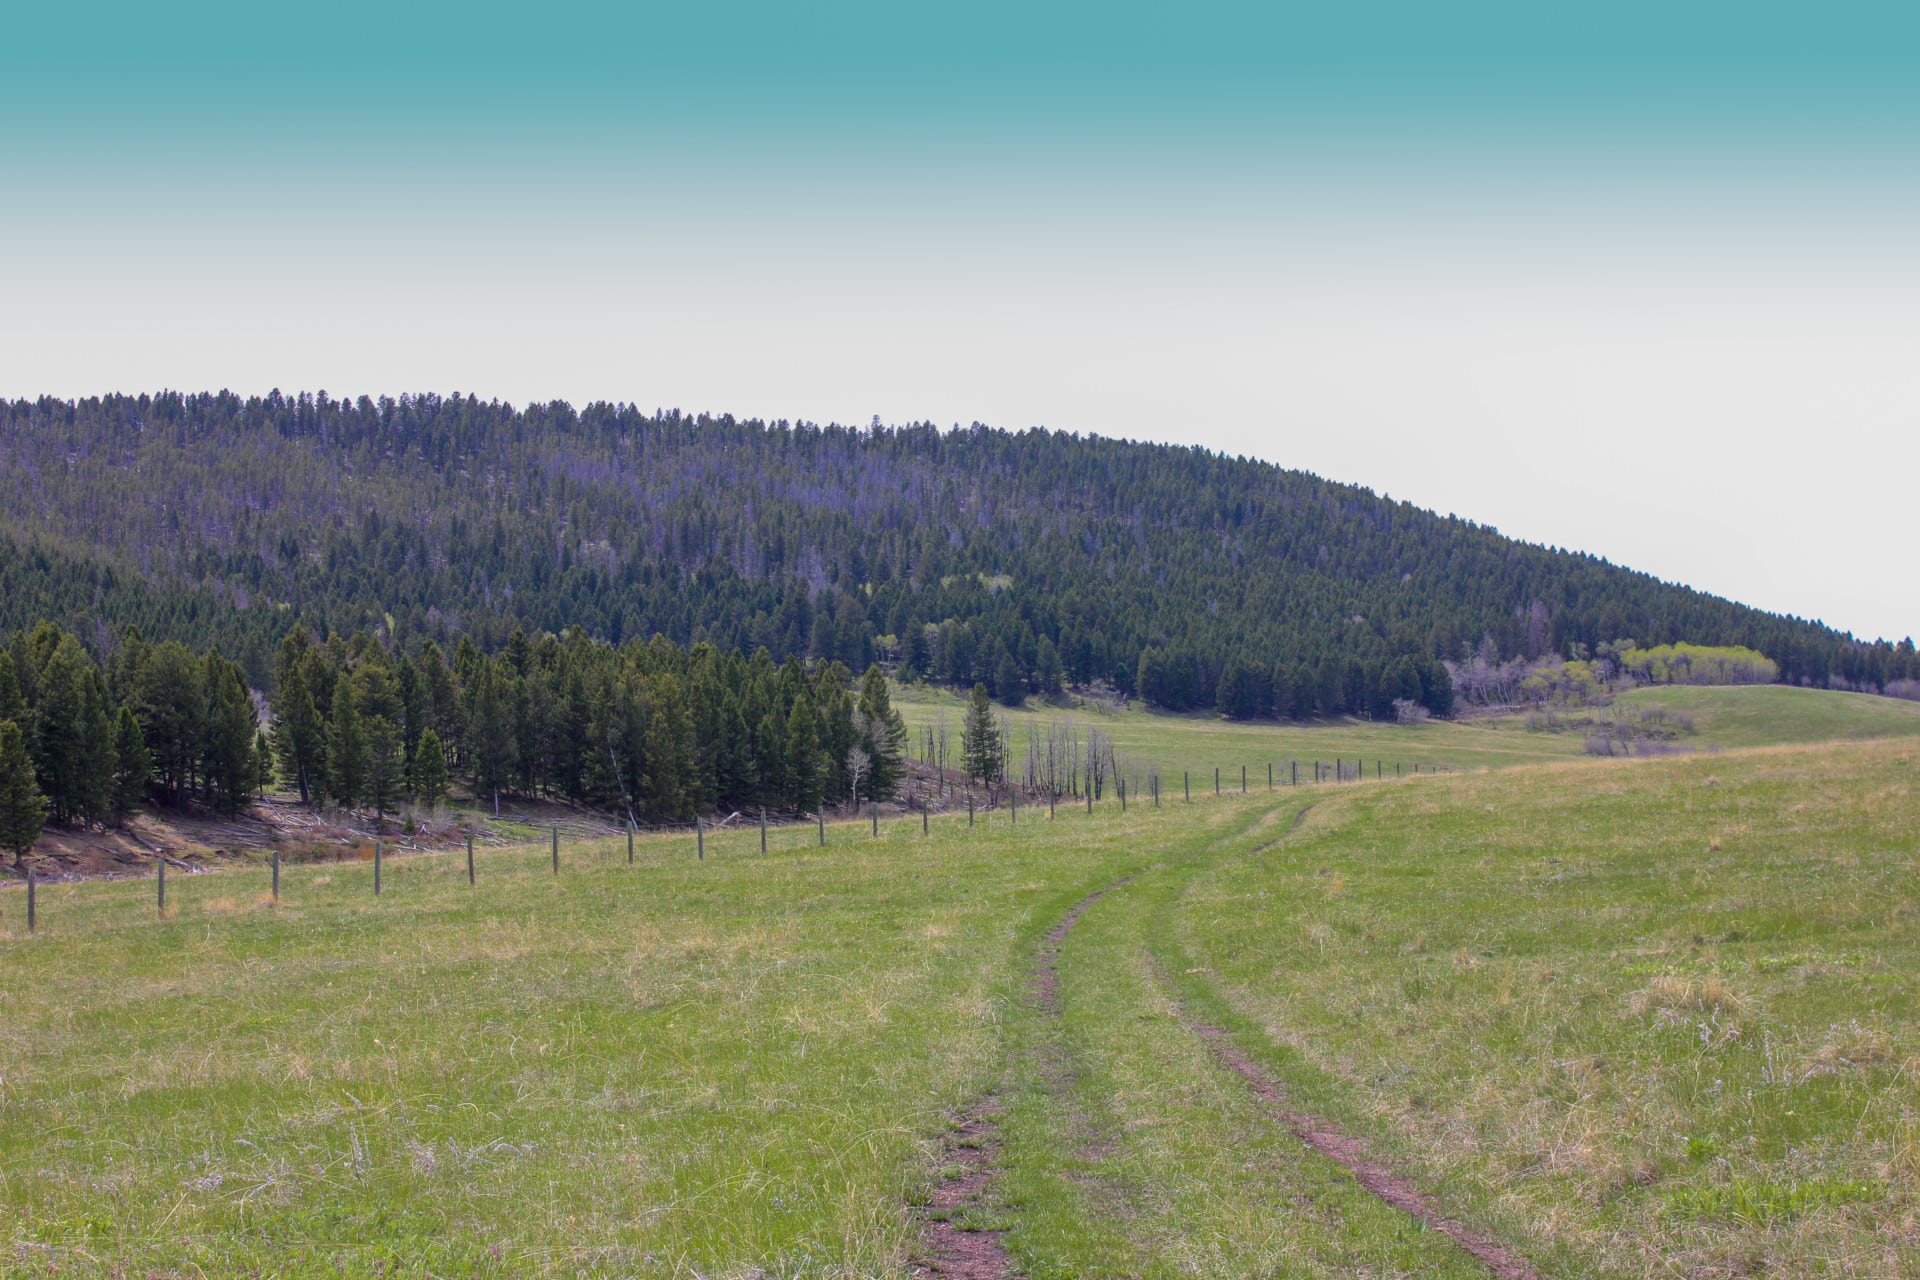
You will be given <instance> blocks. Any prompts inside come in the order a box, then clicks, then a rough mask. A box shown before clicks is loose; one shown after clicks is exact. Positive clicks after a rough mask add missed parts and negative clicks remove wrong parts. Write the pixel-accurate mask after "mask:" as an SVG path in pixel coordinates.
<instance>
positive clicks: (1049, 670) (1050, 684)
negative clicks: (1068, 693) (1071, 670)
mask: <svg viewBox="0 0 1920 1280" xmlns="http://www.w3.org/2000/svg"><path fill="white" fill-rule="evenodd" d="M1066 678H1067V677H1066V669H1065V668H1064V667H1062V666H1061V664H1060V650H1059V649H1058V648H1057V647H1055V645H1054V643H1053V639H1052V637H1050V636H1046V635H1042V636H1041V637H1040V640H1039V643H1038V644H1037V645H1036V646H1035V648H1034V659H1033V681H1034V684H1035V685H1037V686H1038V687H1039V692H1040V696H1041V697H1043V698H1057V697H1059V696H1060V694H1061V693H1062V692H1063V691H1064V690H1065V688H1066Z"/></svg>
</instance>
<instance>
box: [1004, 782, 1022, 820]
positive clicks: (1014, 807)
mask: <svg viewBox="0 0 1920 1280" xmlns="http://www.w3.org/2000/svg"><path fill="white" fill-rule="evenodd" d="M1007 822H1008V824H1009V825H1010V826H1015V827H1017V826H1019V825H1020V792H1019V791H1018V790H1016V789H1015V788H1013V787H1008V788H1007Z"/></svg>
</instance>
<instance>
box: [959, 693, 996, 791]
mask: <svg viewBox="0 0 1920 1280" xmlns="http://www.w3.org/2000/svg"><path fill="white" fill-rule="evenodd" d="M960 760H961V764H962V765H963V766H964V767H965V769H966V771H967V776H968V777H969V778H972V779H973V780H974V781H975V782H978V783H980V784H982V785H983V786H994V785H996V784H997V783H998V782H999V781H1000V778H1001V775H1002V774H1003V773H1004V772H1005V771H1006V759H1005V743H1004V741H1003V740H1002V738H1001V736H1000V725H999V723H998V722H997V721H996V720H995V719H994V714H993V700H992V699H991V698H990V697H989V696H988V694H987V686H985V685H984V684H976V685H975V686H973V696H972V697H971V698H970V699H969V700H968V702H967V716H966V719H965V720H963V721H962V722H961V724H960Z"/></svg>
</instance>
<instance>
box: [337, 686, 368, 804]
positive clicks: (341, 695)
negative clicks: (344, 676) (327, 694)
mask: <svg viewBox="0 0 1920 1280" xmlns="http://www.w3.org/2000/svg"><path fill="white" fill-rule="evenodd" d="M367 769H368V760H367V737H366V732H365V730H364V729H362V728H361V725H360V711H359V708H357V707H356V706H355V705H354V698H353V686H352V683H351V682H350V681H347V680H340V681H337V682H336V683H335V684H334V686H333V717H332V719H331V721H330V722H329V723H328V725H327V798H328V799H329V800H332V801H333V802H334V803H335V804H338V805H345V806H347V807H349V808H350V807H352V806H353V805H356V804H358V803H360V801H361V800H362V799H363V798H364V797H365V796H366V794H367Z"/></svg>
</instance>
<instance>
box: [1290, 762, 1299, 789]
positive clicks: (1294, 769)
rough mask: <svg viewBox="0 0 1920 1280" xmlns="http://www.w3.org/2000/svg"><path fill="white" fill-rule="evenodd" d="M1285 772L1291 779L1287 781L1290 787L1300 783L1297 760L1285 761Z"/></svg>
mask: <svg viewBox="0 0 1920 1280" xmlns="http://www.w3.org/2000/svg"><path fill="white" fill-rule="evenodd" d="M1287 772H1288V774H1289V775H1290V776H1291V777H1292V779H1293V780H1292V781H1291V782H1289V783H1287V785H1288V786H1290V787H1297V786H1299V785H1300V762H1299V761H1298V760H1289V761H1287Z"/></svg>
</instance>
